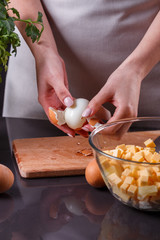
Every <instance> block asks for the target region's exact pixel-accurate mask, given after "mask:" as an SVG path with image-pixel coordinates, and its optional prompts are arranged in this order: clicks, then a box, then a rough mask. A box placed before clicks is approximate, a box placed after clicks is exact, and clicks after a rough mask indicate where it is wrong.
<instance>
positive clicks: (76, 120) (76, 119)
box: [65, 98, 89, 129]
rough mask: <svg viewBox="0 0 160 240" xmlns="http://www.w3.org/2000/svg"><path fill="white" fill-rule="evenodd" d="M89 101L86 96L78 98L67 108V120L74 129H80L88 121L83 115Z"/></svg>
mask: <svg viewBox="0 0 160 240" xmlns="http://www.w3.org/2000/svg"><path fill="white" fill-rule="evenodd" d="M88 103H89V101H88V100H87V99H84V98H77V99H75V100H74V104H73V105H72V106H71V107H67V108H66V109H65V121H66V123H67V125H68V126H69V127H70V128H72V129H80V128H81V127H82V126H83V125H84V123H85V122H86V118H84V117H82V113H83V111H84V110H85V108H86V107H87V106H88Z"/></svg>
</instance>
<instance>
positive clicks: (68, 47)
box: [3, 0, 160, 119]
mask: <svg viewBox="0 0 160 240" xmlns="http://www.w3.org/2000/svg"><path fill="white" fill-rule="evenodd" d="M42 3H43V5H44V8H45V11H46V14H47V16H48V19H49V22H50V25H51V28H52V30H53V34H54V37H55V40H56V43H57V47H58V50H59V53H60V55H61V57H62V58H63V59H64V61H65V64H66V69H67V74H68V81H69V87H70V92H71V94H72V95H73V97H75V98H78V97H84V98H87V99H88V100H90V99H91V98H92V97H93V96H94V95H95V94H96V93H97V92H98V91H99V90H100V89H101V88H102V86H103V85H104V84H105V82H106V80H107V78H108V77H109V75H110V74H111V73H112V72H113V71H114V70H115V69H116V68H117V67H118V66H119V65H120V64H121V63H122V61H123V60H124V59H125V58H126V57H127V56H128V55H129V54H130V53H131V52H132V51H133V50H134V49H135V47H136V46H137V44H138V43H139V42H140V40H141V39H142V37H143V36H144V34H145V32H146V30H147V29H148V27H149V26H150V24H151V22H152V21H153V19H154V17H155V16H156V14H157V12H158V11H159V9H160V1H159V0H123V1H117V0H87V1H86V0H43V1H42ZM16 31H18V30H16ZM35 44H36V43H35ZM159 91H160V66H159V64H157V66H156V67H155V68H154V69H153V70H152V72H151V73H150V74H149V75H148V76H147V77H146V79H145V80H144V81H143V83H142V88H141V95H140V103H139V116H151V115H158V116H160V108H159V103H160V94H159ZM107 106H108V105H107ZM108 107H109V106H108ZM3 116H5V117H18V118H35V119H45V118H46V115H45V113H44V111H43V108H42V107H41V105H40V104H39V103H38V100H37V83H36V72H35V62H34V58H33V56H32V54H31V51H30V50H29V48H28V46H27V45H26V43H25V42H24V40H23V38H22V37H21V47H19V48H18V53H17V56H16V57H14V56H12V57H10V60H9V68H8V72H7V79H6V86H5V97H4V108H3Z"/></svg>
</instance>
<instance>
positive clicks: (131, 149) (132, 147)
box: [126, 145, 138, 154]
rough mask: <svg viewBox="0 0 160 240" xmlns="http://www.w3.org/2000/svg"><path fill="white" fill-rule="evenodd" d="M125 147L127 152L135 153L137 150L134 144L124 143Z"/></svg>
mask: <svg viewBox="0 0 160 240" xmlns="http://www.w3.org/2000/svg"><path fill="white" fill-rule="evenodd" d="M126 148H127V150H128V151H129V152H131V153H133V154H135V153H136V152H137V151H138V150H137V148H136V146H135V145H126Z"/></svg>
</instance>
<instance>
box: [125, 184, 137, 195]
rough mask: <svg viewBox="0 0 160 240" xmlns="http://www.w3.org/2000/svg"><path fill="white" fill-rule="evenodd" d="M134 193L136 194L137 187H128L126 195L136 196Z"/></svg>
mask: <svg viewBox="0 0 160 240" xmlns="http://www.w3.org/2000/svg"><path fill="white" fill-rule="evenodd" d="M136 192H137V186H136V185H132V184H131V185H130V186H129V188H128V189H127V193H128V194H129V195H130V196H134V195H136Z"/></svg>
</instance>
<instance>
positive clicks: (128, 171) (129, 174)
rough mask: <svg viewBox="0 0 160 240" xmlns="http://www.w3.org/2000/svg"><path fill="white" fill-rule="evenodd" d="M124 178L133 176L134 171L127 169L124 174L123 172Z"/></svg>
mask: <svg viewBox="0 0 160 240" xmlns="http://www.w3.org/2000/svg"><path fill="white" fill-rule="evenodd" d="M122 175H123V176H131V175H132V171H131V170H130V169H129V168H126V169H125V170H124V171H123V172H122Z"/></svg>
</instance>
